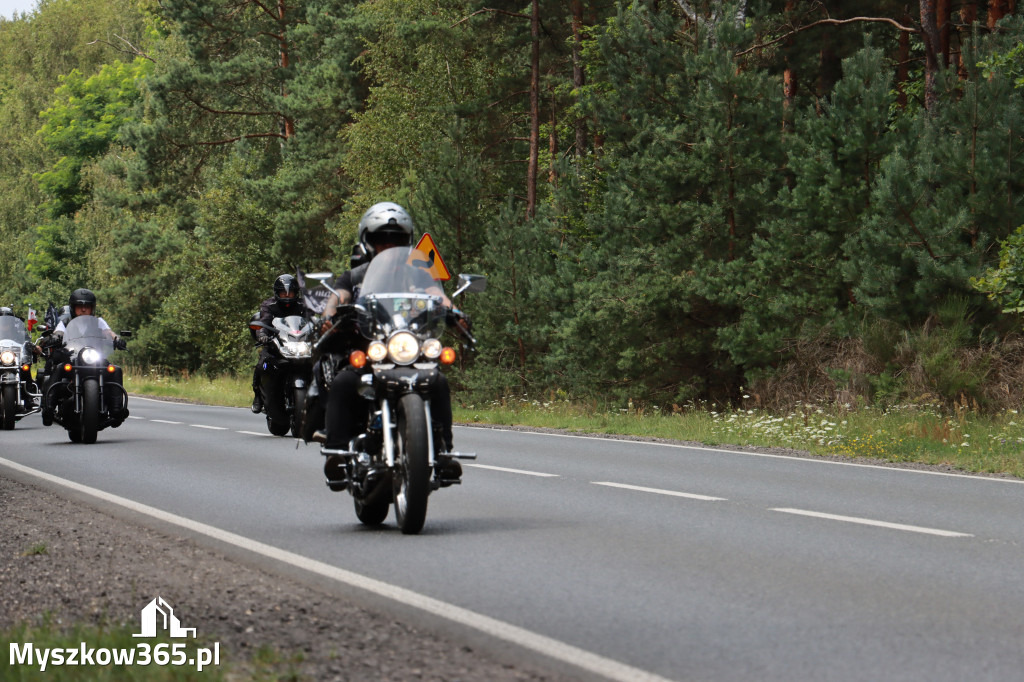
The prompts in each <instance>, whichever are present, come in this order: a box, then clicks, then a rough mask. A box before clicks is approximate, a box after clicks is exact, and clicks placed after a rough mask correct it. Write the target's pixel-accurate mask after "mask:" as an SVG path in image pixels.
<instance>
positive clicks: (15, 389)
mask: <svg viewBox="0 0 1024 682" xmlns="http://www.w3.org/2000/svg"><path fill="white" fill-rule="evenodd" d="M34 360H35V352H34V346H33V345H32V340H31V338H30V337H29V334H28V329H26V327H25V323H24V322H22V321H21V320H20V319H18V318H17V317H13V316H11V315H4V316H0V428H2V429H3V430H4V431H10V430H11V429H13V428H14V423H15V422H16V421H18V420H20V419H23V418H24V417H27V416H28V415H30V414H35V413H36V412H38V411H39V399H40V398H41V397H42V396H41V395H40V393H39V390H38V388H37V387H36V384H35V382H33V381H32V363H33V361H34Z"/></svg>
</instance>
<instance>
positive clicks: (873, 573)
mask: <svg viewBox="0 0 1024 682" xmlns="http://www.w3.org/2000/svg"><path fill="white" fill-rule="evenodd" d="M131 409H132V417H131V418H130V419H129V421H127V422H126V423H125V425H124V426H122V427H121V428H120V429H116V430H109V429H108V430H106V431H102V432H101V433H100V435H99V440H98V443H97V444H96V445H90V446H83V445H74V444H72V443H70V442H69V441H68V439H67V436H66V433H65V432H64V431H63V429H60V428H59V427H57V426H52V427H49V428H46V427H43V426H42V425H41V422H40V421H39V419H38V417H29V418H28V419H26V420H24V421H23V422H20V423H19V424H18V426H17V428H16V430H15V431H13V432H5V433H3V434H2V437H0V468H2V467H4V466H9V465H8V464H6V463H5V462H13V463H16V465H18V466H19V467H27V468H30V469H32V470H36V471H40V472H45V473H46V474H48V475H51V476H56V477H60V478H61V479H66V480H70V481H73V482H75V483H76V484H78V485H80V486H88V487H89V488H93V489H97V490H100V491H104V492H105V493H108V494H110V495H115V496H118V497H120V498H126V499H127V500H132V501H134V502H135V503H137V504H141V505H146V506H147V507H150V508H155V509H157V510H161V511H162V512H163V513H165V514H167V515H175V516H176V517H182V518H184V519H190V520H192V521H194V522H196V523H197V524H202V527H203V528H214V529H219V530H222V531H224V532H226V533H227V534H230V535H231V537H232V538H235V540H234V541H235V542H236V544H239V543H240V542H241V540H239V539H246V540H251V541H252V544H253V547H254V548H257V549H254V551H263V552H264V553H267V552H271V551H274V550H282V551H283V555H284V554H286V555H287V557H290V558H289V559H288V560H289V561H291V562H292V564H293V566H298V565H299V563H296V562H297V561H299V562H301V561H302V560H309V562H311V563H310V565H314V566H315V567H320V568H318V569H316V570H320V571H321V573H322V574H323V575H327V573H325V572H324V571H325V570H327V569H324V567H334V568H336V569H337V570H338V576H339V577H338V579H339V580H346V579H347V578H346V576H351V575H356V576H365V577H367V578H370V579H372V580H373V581H375V582H373V585H375V586H379V585H384V586H386V587H393V588H394V592H392V593H389V592H387V591H384V592H378V593H379V594H384V596H385V598H390V597H391V596H394V598H395V600H396V601H397V602H401V603H398V604H396V608H404V609H405V610H406V611H408V610H415V609H427V610H431V609H433V610H435V612H437V613H439V614H440V616H438V617H437V619H438V621H439V622H442V626H443V622H444V621H445V619H446V618H448V617H449V615H446V614H447V612H446V611H445V608H446V607H450V609H451V613H452V614H455V615H453V616H451V617H452V618H455V619H456V620H459V622H460V625H459V627H463V628H466V627H468V628H474V627H477V626H478V625H479V627H480V628H481V629H482V630H485V631H488V632H490V635H486V636H491V635H493V636H494V637H497V638H498V639H499V640H500V639H501V638H503V637H506V636H509V637H512V638H513V639H512V640H510V641H513V640H514V641H513V644H515V645H517V646H522V645H523V642H524V641H526V640H524V639H523V637H527V638H528V636H530V635H536V637H537V638H538V641H539V642H540V644H539V645H538V649H537V650H538V651H540V653H541V655H542V656H549V657H553V658H561V659H562V660H564V661H568V663H570V664H575V663H580V661H583V662H582V663H581V664H582V665H584V667H586V665H588V664H589V665H590V669H589V670H582V671H581V675H583V676H594V674H595V670H597V671H598V672H600V673H601V674H603V675H606V676H607V677H610V678H612V679H622V680H627V679H639V678H640V677H641V676H642V675H643V674H649V675H650V679H655V680H656V679H670V680H760V681H768V680H787V681H788V680H796V679H799V680H889V681H892V680H914V681H915V682H916V681H918V680H925V679H927V680H930V681H931V682H937V681H943V680H949V681H951V682H952V681H957V682H959V681H962V680H966V679H970V680H1019V679H1021V678H1022V676H1024V673H1022V671H1024V580H1021V578H1020V575H1019V573H1020V571H1021V570H1024V549H1022V548H1024V524H1022V523H1021V519H1024V484H1022V483H1020V482H1018V481H1009V480H1003V479H993V478H980V477H967V476H951V475H941V474H935V473H928V472H921V471H913V470H905V469H893V468H882V467H870V466H857V465H849V464H842V463H833V462H826V461H822V460H811V459H801V458H789V457H777V456H766V455H757V454H752V453H739V452H729V451H723V450H713V449H701V448H691V447H682V446H670V445H664V444H656V443H639V442H629V441H617V440H611V439H600V438H585V437H574V436H557V435H550V434H534V433H527V432H521V431H504V430H494V429H484V428H470V427H456V433H455V436H456V444H457V446H458V448H459V449H460V450H464V451H475V452H477V453H478V454H479V459H478V460H477V461H476V462H474V463H467V464H466V466H465V474H464V476H463V482H464V484H463V485H462V486H458V487H453V488H448V489H444V490H441V491H438V492H436V493H434V494H433V495H432V496H431V499H430V508H429V511H428V514H427V523H426V527H425V528H424V531H423V533H422V534H421V535H418V536H403V535H402V534H401V533H400V532H399V531H398V530H397V528H396V527H395V526H394V520H393V516H389V519H388V522H387V523H386V524H385V526H384V527H382V528H376V529H369V528H365V527H363V526H361V525H360V524H359V523H358V521H357V520H356V518H355V515H354V513H353V511H352V502H351V498H350V497H349V496H348V494H347V493H332V492H330V491H329V490H327V489H326V487H325V486H324V485H323V478H322V473H321V464H322V461H321V457H320V455H319V454H318V451H317V450H316V449H315V448H313V447H307V446H305V445H299V446H298V447H296V441H294V440H292V439H286V438H274V437H271V436H269V435H267V434H266V430H265V426H264V423H263V419H262V417H258V416H255V415H252V414H251V413H249V412H248V411H247V410H240V409H231V408H215V407H206V406H195V405H184V404H177V403H166V402H158V401H152V400H146V399H138V398H134V399H132V401H131ZM0 470H2V469H0ZM300 568H302V566H300ZM373 589H377V588H373ZM409 595H413V598H412V600H411V601H410V598H409ZM419 597H422V598H423V599H422V600H420V601H419V602H416V599H417V598H419ZM409 604H412V607H410V606H409ZM467 614H468V615H467ZM460 619H461V620H460ZM495 623H497V624H498V625H497V626H495V625H494V624H495ZM488 627H490V628H491V629H490V630H488ZM502 628H506V629H502ZM510 632H511V633H513V635H508V633H510ZM522 633H527V635H523V636H520V635H522ZM515 637H519V639H518V640H516V639H515ZM561 644H565V645H569V646H568V647H567V648H566V651H567V652H568V653H564V652H561V651H560V649H559V646H560V645H561ZM525 646H526V647H527V648H530V647H531V646H532V645H531V644H530V642H529V641H527V643H526V645H525ZM580 652H584V653H587V652H589V653H592V654H594V655H595V656H596V657H595V658H594V659H592V660H590V661H589V663H588V661H586V660H584V658H585V657H584V658H581V657H580ZM610 662H616V663H617V664H621V667H619V668H617V667H615V666H614V665H611V664H610Z"/></svg>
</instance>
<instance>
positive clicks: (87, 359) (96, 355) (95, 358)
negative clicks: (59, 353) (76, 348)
mask: <svg viewBox="0 0 1024 682" xmlns="http://www.w3.org/2000/svg"><path fill="white" fill-rule="evenodd" d="M79 357H81V358H82V362H84V363H86V364H89V365H95V364H97V363H98V362H99V361H100V360H102V359H103V356H101V355H100V352H99V351H98V350H96V349H95V348H86V349H84V350H83V351H82V354H81V355H80V356H79Z"/></svg>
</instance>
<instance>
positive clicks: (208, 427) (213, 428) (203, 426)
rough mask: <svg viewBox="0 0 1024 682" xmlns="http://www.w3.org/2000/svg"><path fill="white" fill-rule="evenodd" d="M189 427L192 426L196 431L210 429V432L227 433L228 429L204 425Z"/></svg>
mask: <svg viewBox="0 0 1024 682" xmlns="http://www.w3.org/2000/svg"><path fill="white" fill-rule="evenodd" d="M189 426H194V427H196V428H197V429H210V430H211V431H227V430H228V427H226V426H207V425H206V424H189Z"/></svg>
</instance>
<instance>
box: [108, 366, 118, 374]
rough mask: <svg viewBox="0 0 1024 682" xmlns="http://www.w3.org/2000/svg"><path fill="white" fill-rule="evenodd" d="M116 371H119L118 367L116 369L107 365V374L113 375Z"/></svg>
mask: <svg viewBox="0 0 1024 682" xmlns="http://www.w3.org/2000/svg"><path fill="white" fill-rule="evenodd" d="M116 371H117V367H114V366H113V365H107V372H108V373H110V374H113V373H114V372H116Z"/></svg>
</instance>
